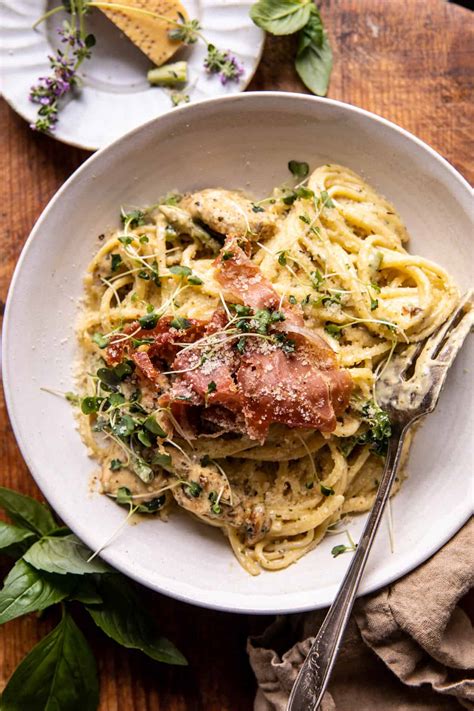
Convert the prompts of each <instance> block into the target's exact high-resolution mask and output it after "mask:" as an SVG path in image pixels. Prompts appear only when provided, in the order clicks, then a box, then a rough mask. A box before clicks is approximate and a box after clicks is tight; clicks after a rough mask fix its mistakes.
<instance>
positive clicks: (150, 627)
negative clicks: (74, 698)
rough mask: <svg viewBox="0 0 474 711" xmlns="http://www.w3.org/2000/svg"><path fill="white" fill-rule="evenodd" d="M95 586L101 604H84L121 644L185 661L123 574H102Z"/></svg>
mask: <svg viewBox="0 0 474 711" xmlns="http://www.w3.org/2000/svg"><path fill="white" fill-rule="evenodd" d="M98 590H99V593H100V595H101V596H102V598H103V600H104V602H103V604H102V605H90V606H87V611H88V612H89V614H90V616H91V617H92V619H93V620H94V622H95V623H96V625H97V626H98V627H100V629H101V630H102V631H103V632H105V634H106V635H108V636H109V637H111V638H112V639H113V640H115V642H118V644H121V645H122V646H123V647H126V648H127V649H138V650H140V651H141V652H143V653H144V654H146V655H148V656H149V657H151V658H152V659H156V660H157V661H159V662H164V663H165V664H179V665H184V664H187V662H186V659H185V658H184V657H183V655H182V654H181V652H179V651H178V650H177V649H176V647H175V646H174V645H173V644H172V643H171V642H170V641H169V640H167V639H166V638H165V637H162V636H161V635H160V634H159V633H158V631H157V629H156V626H155V623H154V620H153V618H152V617H150V616H149V615H148V614H147V613H146V612H145V610H144V607H143V604H142V603H141V601H140V600H139V598H138V596H137V595H136V594H135V592H134V590H133V588H132V587H131V585H129V584H128V582H127V581H126V580H125V578H123V577H122V576H121V575H120V576H119V575H114V576H109V575H107V576H104V577H102V578H101V579H100V580H99V582H98ZM61 711H62V709H61Z"/></svg>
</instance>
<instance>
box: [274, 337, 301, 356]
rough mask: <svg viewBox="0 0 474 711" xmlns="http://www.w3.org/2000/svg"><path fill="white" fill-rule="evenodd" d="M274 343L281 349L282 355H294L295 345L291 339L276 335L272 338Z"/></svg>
mask: <svg viewBox="0 0 474 711" xmlns="http://www.w3.org/2000/svg"><path fill="white" fill-rule="evenodd" d="M274 338H275V341H276V342H277V343H278V345H279V347H280V348H281V349H282V351H283V353H294V351H295V348H296V343H295V341H293V339H291V338H288V336H287V335H286V334H285V333H277V334H275V336H274Z"/></svg>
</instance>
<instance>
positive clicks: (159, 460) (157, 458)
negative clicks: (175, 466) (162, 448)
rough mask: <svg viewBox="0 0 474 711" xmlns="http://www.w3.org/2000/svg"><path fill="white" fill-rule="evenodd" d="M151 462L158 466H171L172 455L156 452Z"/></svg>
mask: <svg viewBox="0 0 474 711" xmlns="http://www.w3.org/2000/svg"><path fill="white" fill-rule="evenodd" d="M151 463H152V464H153V466H157V467H169V466H170V464H171V456H170V455H169V454H155V455H154V457H153V459H152V460H151Z"/></svg>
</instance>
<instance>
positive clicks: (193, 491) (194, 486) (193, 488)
mask: <svg viewBox="0 0 474 711" xmlns="http://www.w3.org/2000/svg"><path fill="white" fill-rule="evenodd" d="M185 491H186V493H187V494H189V495H190V496H194V498H195V499H197V498H198V497H199V496H200V495H201V492H202V486H200V485H199V484H198V483H197V481H191V482H190V483H189V484H188V485H187V486H186V488H185Z"/></svg>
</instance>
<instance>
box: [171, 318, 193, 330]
mask: <svg viewBox="0 0 474 711" xmlns="http://www.w3.org/2000/svg"><path fill="white" fill-rule="evenodd" d="M170 326H171V327H172V328H177V329H178V330H180V331H186V330H187V329H188V328H191V321H189V320H188V319H187V318H183V317H182V316H175V317H174V319H172V320H171V321H170Z"/></svg>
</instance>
